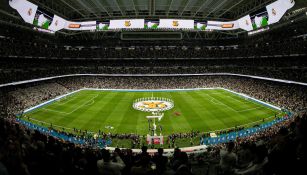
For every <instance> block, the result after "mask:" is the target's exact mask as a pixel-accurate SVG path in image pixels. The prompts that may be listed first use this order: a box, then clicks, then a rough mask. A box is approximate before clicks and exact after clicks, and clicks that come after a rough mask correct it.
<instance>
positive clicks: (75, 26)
mask: <svg viewBox="0 0 307 175" xmlns="http://www.w3.org/2000/svg"><path fill="white" fill-rule="evenodd" d="M68 27H69V28H73V29H75V28H80V27H81V24H69V26H68Z"/></svg>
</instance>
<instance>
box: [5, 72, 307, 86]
mask: <svg viewBox="0 0 307 175" xmlns="http://www.w3.org/2000/svg"><path fill="white" fill-rule="evenodd" d="M78 76H105V77H181V76H237V77H247V78H254V79H260V80H268V81H275V82H281V83H287V84H297V85H303V86H307V83H303V82H297V81H289V80H283V79H276V78H268V77H261V76H253V75H244V74H232V73H204V74H68V75H60V76H52V77H45V78H38V79H32V80H24V81H17V82H12V83H5V84H0V88H1V87H6V86H16V85H21V84H26V83H34V82H39V81H46V80H52V79H57V78H65V77H78Z"/></svg>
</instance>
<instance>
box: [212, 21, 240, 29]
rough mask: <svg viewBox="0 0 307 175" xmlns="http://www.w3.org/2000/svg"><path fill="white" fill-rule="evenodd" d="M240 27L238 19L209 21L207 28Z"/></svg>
mask: <svg viewBox="0 0 307 175" xmlns="http://www.w3.org/2000/svg"><path fill="white" fill-rule="evenodd" d="M238 28H239V24H238V22H237V21H230V22H219V21H208V25H207V28H206V30H235V29H238Z"/></svg>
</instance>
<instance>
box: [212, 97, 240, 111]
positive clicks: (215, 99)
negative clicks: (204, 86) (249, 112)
mask: <svg viewBox="0 0 307 175" xmlns="http://www.w3.org/2000/svg"><path fill="white" fill-rule="evenodd" d="M206 95H208V96H210V97H211V98H213V99H215V100H216V101H219V102H220V103H221V104H220V105H223V106H225V107H227V108H228V109H231V110H232V111H235V112H238V111H237V110H235V109H233V108H232V107H230V106H228V105H226V104H225V103H223V102H222V101H220V100H218V99H216V98H214V97H212V96H211V95H209V94H206Z"/></svg>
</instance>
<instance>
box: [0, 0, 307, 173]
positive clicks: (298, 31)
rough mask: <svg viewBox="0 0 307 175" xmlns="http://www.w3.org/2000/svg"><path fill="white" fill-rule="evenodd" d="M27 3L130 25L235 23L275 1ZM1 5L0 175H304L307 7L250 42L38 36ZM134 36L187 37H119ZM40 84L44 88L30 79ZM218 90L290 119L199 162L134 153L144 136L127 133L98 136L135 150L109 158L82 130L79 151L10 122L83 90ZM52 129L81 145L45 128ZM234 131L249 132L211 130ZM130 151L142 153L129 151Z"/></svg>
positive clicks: (209, 35) (215, 36)
mask: <svg viewBox="0 0 307 175" xmlns="http://www.w3.org/2000/svg"><path fill="white" fill-rule="evenodd" d="M10 1H11V0H10ZM28 1H30V2H32V3H34V4H37V5H38V6H40V7H42V8H44V9H46V10H48V11H49V12H51V13H54V14H57V15H60V16H62V17H65V18H66V19H70V20H75V21H90V20H98V19H136V18H144V19H163V18H170V19H173V18H174V19H195V20H203V19H206V20H221V21H231V20H235V19H238V18H240V17H243V16H245V15H247V14H249V13H250V12H252V11H255V10H258V9H259V8H261V7H265V6H266V5H268V4H270V3H272V2H274V1H276V0H215V1H213V0H87V1H85V0H59V1H58V0H28ZM285 1H286V0H285ZM8 2H9V0H0V175H2V174H3V175H15V174H16V175H23V174H25V175H41V174H47V175H48V174H50V175H51V174H74V175H83V174H93V175H96V174H97V175H98V174H127V175H128V174H178V175H179V174H182V175H183V174H184V175H189V174H196V175H197V174H204V175H226V174H236V175H238V174H241V175H243V174H244V175H288V174H305V173H304V171H305V167H304V166H305V165H306V163H304V162H306V150H307V147H306V146H307V145H306V144H307V142H306V141H307V138H306V134H307V131H306V129H307V128H306V127H307V123H306V122H307V58H306V56H307V1H306V0H296V1H295V5H294V7H293V8H291V9H290V10H288V11H287V12H286V13H285V15H284V16H283V17H282V18H281V20H280V21H279V22H278V23H276V24H272V25H270V26H269V29H268V30H266V31H263V32H260V33H256V34H253V35H249V32H247V31H243V30H242V29H236V30H233V31H230V30H229V31H228V30H225V31H218V30H216V31H215V30H213V31H194V30H184V29H182V30H181V29H179V30H173V29H170V30H168V29H127V30H110V31H71V30H67V29H63V30H60V31H57V32H55V33H51V34H50V33H44V32H39V31H37V30H33V27H34V26H33V24H28V23H25V22H24V20H23V19H22V18H21V16H20V15H19V14H18V12H17V11H16V10H15V9H13V8H11V7H10V6H9V3H8ZM134 32H141V33H142V32H143V34H144V35H149V33H146V32H162V33H166V35H165V36H167V34H172V33H174V32H177V33H180V35H182V39H180V40H172V39H170V40H163V38H162V37H161V38H158V39H155V40H129V39H128V40H123V39H122V38H121V34H123V33H124V34H125V33H132V34H133V33H134ZM135 35H137V34H135ZM142 36H143V35H142ZM54 76H60V77H54ZM255 76H256V77H255ZM40 78H47V79H46V80H36V79H40ZM27 81H29V82H27ZM213 87H219V88H225V89H230V90H232V91H235V92H238V93H242V94H246V95H248V96H250V97H253V98H255V99H259V100H261V101H264V102H268V103H269V104H274V105H277V106H278V107H280V108H281V109H287V111H289V112H291V114H292V117H289V116H288V115H287V116H285V120H283V121H282V122H280V123H277V124H276V125H273V126H271V127H269V128H267V129H265V130H261V131H259V132H257V133H255V134H254V135H251V136H248V137H244V138H241V137H240V138H239V137H238V138H237V139H234V140H232V141H230V142H227V143H220V144H214V145H209V146H208V147H207V148H206V150H201V153H199V152H197V151H195V150H196V149H195V150H193V149H192V151H182V150H181V149H180V148H174V147H170V148H172V149H173V150H172V151H171V152H170V154H166V153H164V154H163V149H162V148H159V147H158V146H152V147H151V145H147V144H145V145H144V144H141V143H140V141H139V140H140V138H141V137H143V136H141V135H137V134H134V133H127V134H108V133H106V132H105V133H102V134H101V137H102V138H104V139H105V138H107V137H110V138H111V139H118V140H120V139H124V140H129V142H132V143H133V146H132V147H131V148H125V149H119V148H115V150H112V151H109V150H108V149H105V148H99V147H97V140H96V139H94V137H88V136H86V134H84V133H83V134H81V135H80V136H78V137H80V138H81V137H82V138H84V139H85V140H86V144H84V145H78V144H74V143H72V142H68V141H64V140H61V139H60V138H56V137H53V136H52V135H49V134H46V133H43V132H40V130H39V129H38V128H36V129H33V128H29V127H27V126H26V125H23V124H22V123H20V122H19V120H17V119H18V117H17V114H21V117H22V114H23V112H24V110H25V109H28V108H31V107H33V106H36V105H39V104H41V103H42V102H46V101H48V100H51V99H54V98H56V97H58V96H62V95H65V94H67V93H68V92H73V91H76V90H79V89H82V88H96V89H145V90H146V89H147V90H148V89H149V90H150V89H189V88H213ZM275 117H276V116H275ZM48 129H50V130H49V131H50V132H51V131H55V132H59V133H60V134H62V135H64V136H67V137H71V138H73V137H76V136H75V135H73V134H72V133H69V132H65V131H64V130H56V129H54V128H52V126H51V127H50V128H48ZM241 129H244V128H240V127H239V128H237V127H235V128H232V129H224V130H220V131H218V132H216V133H217V134H225V133H226V134H227V133H231V132H236V131H239V130H241ZM99 132H100V131H99ZM80 133H81V130H80ZM99 134H100V133H99ZM144 137H145V136H144ZM206 137H209V136H208V135H207V133H202V132H200V131H195V132H193V131H192V132H189V133H174V134H172V135H169V136H167V139H168V140H170V142H171V141H173V142H175V141H177V140H180V139H186V140H189V139H191V140H192V138H193V139H195V138H200V139H203V138H206ZM203 143H204V142H202V141H200V143H197V144H198V145H202V144H203ZM105 147H106V146H105ZM147 147H148V149H150V148H153V149H155V153H152V152H149V151H147ZM132 148H134V149H141V151H140V152H139V153H136V152H134V150H133V149H132ZM158 148H159V149H158ZM225 154H226V155H227V156H228V157H226V158H225V156H224V155H225ZM225 167H226V168H225Z"/></svg>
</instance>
